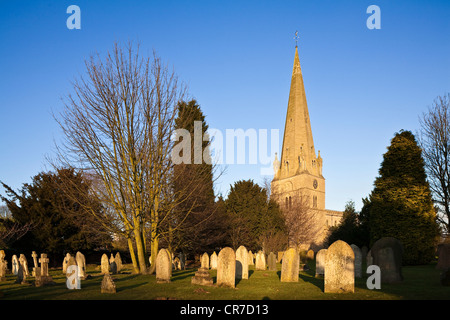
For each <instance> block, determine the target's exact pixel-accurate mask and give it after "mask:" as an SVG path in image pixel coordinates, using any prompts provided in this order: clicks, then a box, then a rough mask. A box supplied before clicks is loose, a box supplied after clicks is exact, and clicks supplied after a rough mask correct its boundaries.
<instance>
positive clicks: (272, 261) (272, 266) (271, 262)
mask: <svg viewBox="0 0 450 320" xmlns="http://www.w3.org/2000/svg"><path fill="white" fill-rule="evenodd" d="M267 265H268V266H269V271H277V257H276V256H275V253H273V252H270V253H269V256H268V257H267Z"/></svg>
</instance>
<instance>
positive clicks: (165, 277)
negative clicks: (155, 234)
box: [156, 249, 172, 283]
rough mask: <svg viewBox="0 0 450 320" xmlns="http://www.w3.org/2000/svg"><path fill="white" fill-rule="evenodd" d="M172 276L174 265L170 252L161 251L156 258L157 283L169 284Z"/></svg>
mask: <svg viewBox="0 0 450 320" xmlns="http://www.w3.org/2000/svg"><path fill="white" fill-rule="evenodd" d="M171 276H172V263H171V262H170V254H169V251H168V250H166V249H161V250H159V252H158V255H157V256H156V283H169V282H170V277H171Z"/></svg>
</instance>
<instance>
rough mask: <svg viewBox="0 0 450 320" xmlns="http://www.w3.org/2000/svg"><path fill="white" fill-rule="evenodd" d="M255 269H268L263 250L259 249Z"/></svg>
mask: <svg viewBox="0 0 450 320" xmlns="http://www.w3.org/2000/svg"><path fill="white" fill-rule="evenodd" d="M255 269H256V270H266V256H265V254H264V252H262V251H261V250H259V251H258V253H257V254H256V259H255Z"/></svg>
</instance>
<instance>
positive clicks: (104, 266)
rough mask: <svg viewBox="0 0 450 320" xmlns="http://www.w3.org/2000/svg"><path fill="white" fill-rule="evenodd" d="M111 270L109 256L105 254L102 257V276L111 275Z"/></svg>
mask: <svg viewBox="0 0 450 320" xmlns="http://www.w3.org/2000/svg"><path fill="white" fill-rule="evenodd" d="M109 271H110V269H109V259H108V256H107V255H106V253H104V254H103V255H102V260H101V273H102V274H107V273H109Z"/></svg>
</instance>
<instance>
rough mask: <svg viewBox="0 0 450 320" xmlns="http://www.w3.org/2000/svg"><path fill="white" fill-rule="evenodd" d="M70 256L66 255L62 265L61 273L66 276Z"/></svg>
mask: <svg viewBox="0 0 450 320" xmlns="http://www.w3.org/2000/svg"><path fill="white" fill-rule="evenodd" d="M71 257H72V256H71V255H70V253H67V254H66V255H65V257H64V259H63V263H62V273H64V274H66V272H67V264H68V263H69V259H70V258H71Z"/></svg>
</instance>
